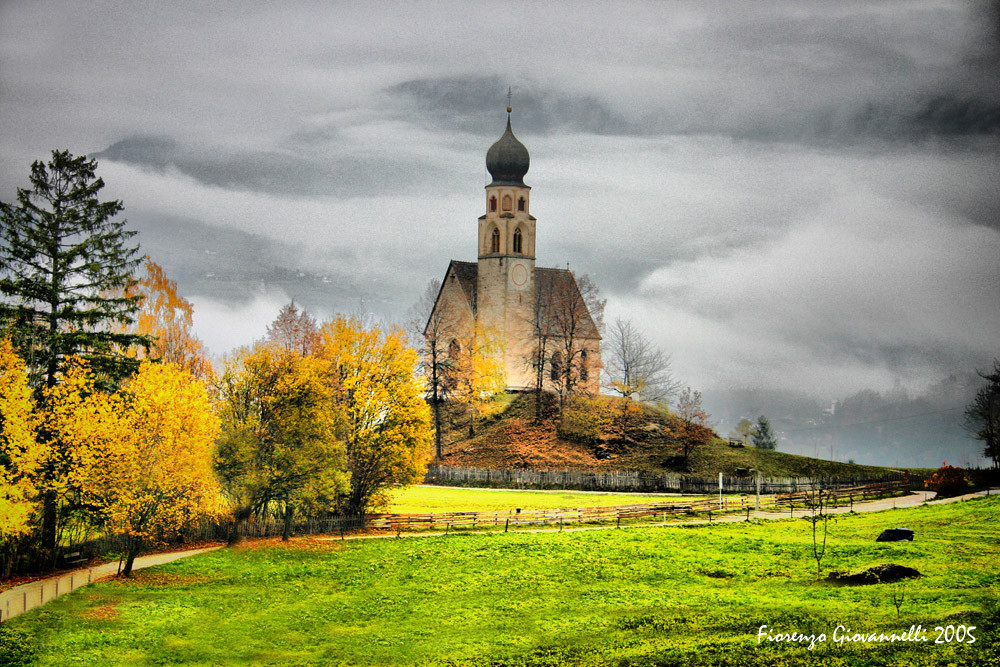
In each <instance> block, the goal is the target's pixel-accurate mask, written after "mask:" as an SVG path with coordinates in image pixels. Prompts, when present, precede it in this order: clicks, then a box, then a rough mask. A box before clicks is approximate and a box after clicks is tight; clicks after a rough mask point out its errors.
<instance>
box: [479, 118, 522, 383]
mask: <svg viewBox="0 0 1000 667" xmlns="http://www.w3.org/2000/svg"><path fill="white" fill-rule="evenodd" d="M510 114H511V107H510V106H509V105H508V107H507V129H506V131H505V132H504V133H503V136H501V137H500V138H499V139H498V140H497V141H496V143H494V144H493V145H492V146H490V149H489V151H487V153H486V169H487V170H488V171H489V172H490V175H491V176H492V177H493V180H492V182H491V183H490V184H489V185H487V186H486V215H483V216H481V217H480V218H479V253H478V254H479V268H478V279H477V292H478V294H477V301H478V317H479V320H480V323H481V324H482V325H483V326H485V327H489V328H492V329H493V330H494V332H495V333H496V334H499V335H501V336H503V337H504V339H505V340H506V341H507V347H508V349H507V350H506V352H505V355H504V356H506V357H511V356H512V354H513V355H516V354H518V353H519V350H517V349H510V348H511V347H512V346H513V347H514V348H517V347H520V345H519V343H520V341H521V340H522V339H523V338H524V337H525V336H526V335H527V329H528V327H530V316H531V312H532V308H533V304H534V299H535V218H534V217H533V216H532V215H531V213H530V211H531V205H530V201H531V196H530V194H531V188H530V187H528V186H527V185H525V184H524V175H525V174H526V173H528V166H529V157H528V149H527V148H525V147H524V144H522V143H521V142H520V141H518V139H517V137H515V136H514V132H513V131H512V130H511V124H510ZM508 367H509V366H508ZM511 380H513V378H509V379H508V382H509V383H510V384H513V385H517V384H519V383H518V382H516V381H514V382H511Z"/></svg>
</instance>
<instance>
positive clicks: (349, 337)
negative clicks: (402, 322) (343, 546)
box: [316, 316, 432, 515]
mask: <svg viewBox="0 0 1000 667" xmlns="http://www.w3.org/2000/svg"><path fill="white" fill-rule="evenodd" d="M316 356H317V357H319V358H320V359H321V360H322V361H323V362H324V364H325V365H326V371H325V372H326V376H327V381H328V382H329V383H330V387H331V389H332V391H333V398H334V404H335V405H336V408H337V412H338V420H337V435H338V438H339V439H340V440H341V441H342V442H343V443H344V445H345V447H346V453H347V470H348V472H349V473H350V492H349V494H348V495H347V498H346V503H345V507H344V509H345V510H346V511H347V512H348V513H350V514H353V515H362V514H364V513H365V512H366V511H368V510H369V509H370V508H371V507H373V506H375V505H377V504H379V503H380V502H382V501H383V500H384V498H383V494H384V492H385V491H386V490H388V489H389V488H392V487H393V486H398V485H405V484H413V483H415V482H419V481H420V480H421V479H423V476H424V474H425V472H426V469H427V468H426V465H427V460H428V458H429V457H430V442H431V437H432V431H431V426H430V408H429V407H428V405H427V401H425V400H424V386H423V382H422V381H421V379H420V378H419V377H418V376H417V374H416V368H417V363H418V358H417V353H416V352H415V351H414V350H413V349H411V348H409V347H408V346H407V345H406V335H405V334H404V332H403V331H402V330H400V329H389V330H383V329H382V328H380V327H378V326H371V327H368V326H365V325H364V324H363V323H362V322H361V321H360V320H359V319H357V318H347V317H342V316H341V317H336V318H334V319H333V320H332V321H330V322H327V323H326V324H324V325H323V326H322V327H321V328H320V335H319V344H318V345H317V348H316Z"/></svg>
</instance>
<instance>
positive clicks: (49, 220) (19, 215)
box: [0, 151, 150, 389]
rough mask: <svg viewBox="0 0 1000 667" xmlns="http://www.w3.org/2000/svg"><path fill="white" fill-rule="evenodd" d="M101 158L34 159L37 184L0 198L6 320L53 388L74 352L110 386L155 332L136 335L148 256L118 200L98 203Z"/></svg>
mask: <svg viewBox="0 0 1000 667" xmlns="http://www.w3.org/2000/svg"><path fill="white" fill-rule="evenodd" d="M96 168H97V161H96V160H88V159H87V158H86V157H85V156H81V157H74V156H73V155H71V154H70V153H69V152H68V151H52V159H51V160H50V161H49V163H48V164H44V163H43V162H41V161H36V162H35V163H33V164H32V165H31V189H25V188H18V191H17V204H16V205H13V204H7V203H3V202H0V295H2V298H0V324H2V325H3V326H4V327H5V328H9V329H10V330H11V333H12V334H13V337H14V339H15V341H16V343H17V345H18V347H19V348H20V350H21V353H22V356H23V358H24V359H25V360H26V361H27V362H28V364H29V369H30V372H31V380H32V384H33V386H34V387H35V388H36V389H40V388H41V386H48V387H52V386H54V385H55V384H56V378H57V377H58V376H59V374H60V373H61V371H62V370H63V366H64V364H65V360H66V359H67V357H71V356H74V355H79V356H81V357H83V358H85V359H86V360H87V362H88V364H89V366H90V368H91V369H92V370H93V371H94V373H95V374H96V375H97V377H98V379H99V381H100V383H101V384H102V385H104V387H105V388H111V387H114V386H115V385H117V383H118V382H119V381H120V380H121V379H123V378H125V377H127V376H128V375H131V374H132V373H133V372H135V371H136V370H137V369H138V366H139V362H138V360H136V359H135V358H134V357H133V356H129V355H128V354H127V352H128V350H129V348H131V347H135V346H137V345H142V346H144V347H147V348H148V346H149V342H150V337H149V336H144V335H139V334H136V333H129V332H127V331H126V330H125V325H129V324H131V323H132V321H133V319H134V314H135V312H136V310H137V309H138V308H139V304H140V302H141V299H142V296H141V295H139V294H136V293H134V292H133V291H131V290H130V288H132V287H133V286H134V285H135V279H134V278H133V271H134V269H135V268H136V266H137V265H138V264H139V262H140V261H141V258H139V257H137V253H138V246H137V245H129V241H130V239H131V238H132V237H133V236H134V235H135V233H136V232H134V231H128V230H126V229H125V221H124V220H114V219H113V218H114V217H115V216H116V215H117V214H118V213H120V212H121V211H122V208H123V207H122V203H121V202H120V201H117V200H114V201H105V202H102V201H100V200H99V199H98V193H99V192H100V190H101V188H103V187H104V181H103V180H101V179H100V178H97V177H96V176H95V170H96Z"/></svg>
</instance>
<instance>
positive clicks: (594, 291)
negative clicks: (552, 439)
mask: <svg viewBox="0 0 1000 667" xmlns="http://www.w3.org/2000/svg"><path fill="white" fill-rule="evenodd" d="M543 271H544V273H543ZM537 275H538V276H539V277H540V278H541V279H542V281H543V282H542V283H541V284H540V285H539V290H538V294H537V296H536V300H537V301H539V302H541V303H543V304H544V319H543V320H542V321H543V323H544V330H545V335H546V336H547V342H548V343H549V344H550V345H551V347H552V352H551V353H550V354H549V358H548V368H549V379H550V381H551V384H552V386H553V387H554V388H555V390H556V393H557V394H558V396H559V416H560V418H561V417H562V413H563V408H564V407H565V405H566V398H567V396H569V395H570V394H573V393H575V392H577V391H579V390H580V388H581V387H585V386H586V383H587V381H588V378H589V374H590V372H592V371H591V370H590V369H589V368H588V365H587V363H588V360H587V350H586V345H585V343H586V341H588V340H594V339H597V340H599V339H600V331H601V329H602V328H603V324H604V305H605V303H607V300H606V299H602V298H601V296H600V290H599V289H598V288H597V285H595V284H594V283H593V281H591V280H590V278H589V277H588V276H586V275H584V276H581V277H580V278H579V279H576V278H575V277H574V276H573V274H572V273H571V272H570V271H556V270H551V269H550V270H547V271H546V270H540V271H539V272H538V274H537ZM536 347H537V346H536ZM536 354H537V352H536ZM542 368H543V369H544V367H542ZM542 372H543V373H544V370H543V371H542Z"/></svg>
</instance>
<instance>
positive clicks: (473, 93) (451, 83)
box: [385, 75, 642, 134]
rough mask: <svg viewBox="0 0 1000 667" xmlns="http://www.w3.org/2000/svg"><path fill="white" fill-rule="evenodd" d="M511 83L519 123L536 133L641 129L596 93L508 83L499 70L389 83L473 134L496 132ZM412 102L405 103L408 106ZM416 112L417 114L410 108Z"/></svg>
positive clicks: (401, 96) (391, 91)
mask: <svg viewBox="0 0 1000 667" xmlns="http://www.w3.org/2000/svg"><path fill="white" fill-rule="evenodd" d="M508 87H510V88H512V94H513V97H512V100H511V103H512V105H513V106H515V107H516V109H517V128H518V130H519V131H521V130H525V131H527V132H529V133H533V134H547V133H549V132H552V131H556V130H559V131H571V132H590V133H593V134H635V133H639V132H642V129H641V128H639V127H637V126H635V125H633V124H632V123H630V122H629V121H627V120H626V119H625V118H624V117H623V116H622V115H621V114H619V113H618V112H616V111H615V110H613V109H612V108H610V107H609V106H608V105H607V104H605V103H604V102H602V101H601V100H599V99H598V98H597V97H595V96H592V95H574V94H572V93H569V92H566V91H560V90H559V89H557V88H552V87H542V86H539V85H538V84H532V83H528V82H524V81H523V80H520V79H519V80H518V82H517V85H516V86H515V85H511V86H508V84H507V83H504V81H503V79H501V78H500V77H499V76H496V75H494V76H486V77H484V76H467V77H447V78H439V79H412V80H409V81H403V82H402V83H398V84H396V85H394V86H390V87H389V88H387V89H386V91H385V92H386V93H387V94H388V95H389V96H390V97H391V98H395V99H396V100H402V101H404V102H410V103H413V105H415V108H417V109H419V110H421V111H430V112H432V113H425V114H421V115H420V116H419V118H421V119H423V120H424V122H428V123H431V124H434V125H437V126H444V127H452V128H454V127H457V128H459V129H461V130H464V131H466V132H471V133H474V134H483V133H484V132H486V133H487V134H492V133H493V126H494V125H495V124H496V117H497V113H496V110H497V108H498V107H501V105H502V104H503V102H504V100H505V99H506V97H505V95H506V93H507V89H508ZM407 108H411V109H412V108H413V107H405V106H404V107H403V109H404V110H405V109H407ZM410 115H411V116H413V115H415V114H412V113H411V114H410Z"/></svg>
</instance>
